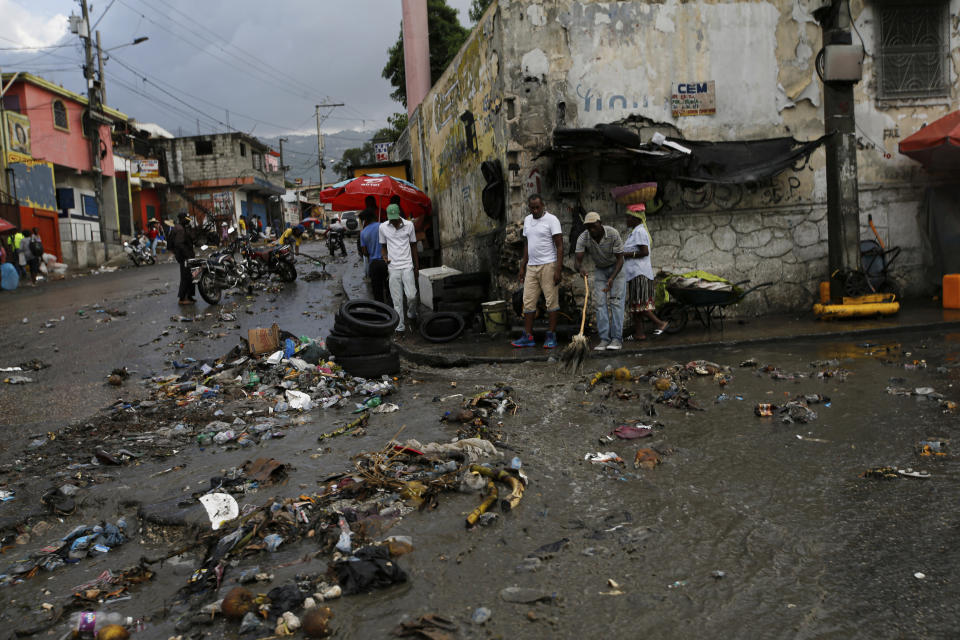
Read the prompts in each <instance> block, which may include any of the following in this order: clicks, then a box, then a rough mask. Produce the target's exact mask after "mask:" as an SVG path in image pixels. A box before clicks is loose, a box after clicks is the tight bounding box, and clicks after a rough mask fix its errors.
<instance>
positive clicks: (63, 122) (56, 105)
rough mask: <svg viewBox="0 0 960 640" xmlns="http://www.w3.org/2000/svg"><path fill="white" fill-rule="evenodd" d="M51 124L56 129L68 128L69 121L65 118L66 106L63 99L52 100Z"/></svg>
mask: <svg viewBox="0 0 960 640" xmlns="http://www.w3.org/2000/svg"><path fill="white" fill-rule="evenodd" d="M53 126H55V127H56V128H58V129H67V130H69V129H70V121H69V120H67V106H66V105H65V104H63V100H54V101H53Z"/></svg>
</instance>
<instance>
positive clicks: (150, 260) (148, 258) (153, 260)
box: [147, 254, 157, 264]
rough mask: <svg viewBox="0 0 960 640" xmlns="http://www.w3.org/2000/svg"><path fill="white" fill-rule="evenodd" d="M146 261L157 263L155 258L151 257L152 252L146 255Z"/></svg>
mask: <svg viewBox="0 0 960 640" xmlns="http://www.w3.org/2000/svg"><path fill="white" fill-rule="evenodd" d="M147 263H148V264H157V259H156V258H154V257H153V254H150V255H148V256H147Z"/></svg>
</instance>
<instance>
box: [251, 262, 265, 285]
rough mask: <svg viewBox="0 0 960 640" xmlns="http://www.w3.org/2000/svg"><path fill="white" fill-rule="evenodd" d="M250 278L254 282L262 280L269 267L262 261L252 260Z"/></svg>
mask: <svg viewBox="0 0 960 640" xmlns="http://www.w3.org/2000/svg"><path fill="white" fill-rule="evenodd" d="M249 266H250V277H251V278H253V279H254V280H257V279H259V278H262V277H263V276H264V275H266V273H267V265H265V264H263V262H261V261H260V260H250V262H249Z"/></svg>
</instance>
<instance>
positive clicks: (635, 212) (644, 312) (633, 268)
mask: <svg viewBox="0 0 960 640" xmlns="http://www.w3.org/2000/svg"><path fill="white" fill-rule="evenodd" d="M626 213H627V227H628V228H629V229H630V235H629V236H627V240H626V242H624V243H623V257H624V262H623V273H624V277H626V279H627V304H628V305H629V309H630V314H631V315H632V316H633V338H634V339H635V340H644V339H645V338H646V337H647V336H645V335H644V333H643V318H644V317H646V318H647V319H649V320H650V322H652V323H653V326H654V327H655V329H654V330H653V334H654V335H656V336H659V335H663V332H664V331H665V330H666V328H667V324H668V323H667V322H664V321H663V320H661V319H660V318H658V317H657V314H655V313H654V311H653V310H654V303H653V293H654V291H653V263H652V261H651V260H650V234H649V232H647V224H646V223H647V216H646V213H644V206H643V205H642V204H632V205H630V206H629V207H627V212H626Z"/></svg>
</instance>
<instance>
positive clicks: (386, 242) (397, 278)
mask: <svg viewBox="0 0 960 640" xmlns="http://www.w3.org/2000/svg"><path fill="white" fill-rule="evenodd" d="M378 234H379V239H380V257H382V258H383V261H384V262H386V263H387V272H388V273H389V283H390V296H391V297H392V298H393V308H394V309H396V311H397V314H398V315H399V316H400V324H398V325H397V331H398V332H402V331H403V330H404V329H405V328H406V327H405V326H404V324H403V319H404V317H407V318H409V319H413V318H415V317H416V316H417V276H418V275H419V274H420V255H419V254H418V253H417V233H416V231H415V230H414V228H413V223H412V222H410V221H409V220H404V219H403V218H401V217H400V207H398V206H397V205H395V204H391V205H389V206H388V207H387V222H386V224H381V225H380V228H379V229H378ZM404 293H406V296H407V313H406V316H404V313H403V296H404Z"/></svg>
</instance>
